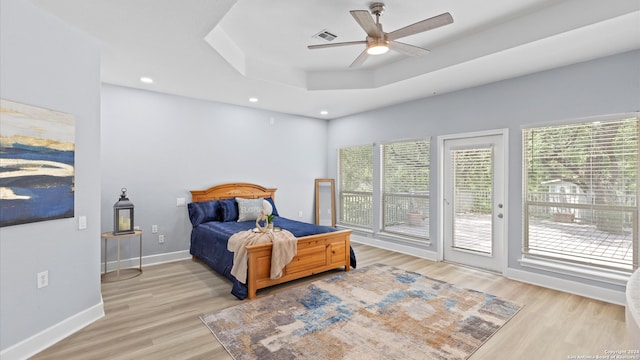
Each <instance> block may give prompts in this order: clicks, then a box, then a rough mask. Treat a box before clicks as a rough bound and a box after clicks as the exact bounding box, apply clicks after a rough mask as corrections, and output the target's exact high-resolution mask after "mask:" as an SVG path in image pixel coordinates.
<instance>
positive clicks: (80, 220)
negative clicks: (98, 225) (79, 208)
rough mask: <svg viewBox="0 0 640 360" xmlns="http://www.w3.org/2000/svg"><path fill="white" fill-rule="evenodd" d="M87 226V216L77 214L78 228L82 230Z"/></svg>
mask: <svg viewBox="0 0 640 360" xmlns="http://www.w3.org/2000/svg"><path fill="white" fill-rule="evenodd" d="M86 228H87V217H86V216H79V217H78V230H84V229H86Z"/></svg>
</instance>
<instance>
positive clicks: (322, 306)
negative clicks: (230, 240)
mask: <svg viewBox="0 0 640 360" xmlns="http://www.w3.org/2000/svg"><path fill="white" fill-rule="evenodd" d="M519 309H520V306H518V305H516V304H514V303H511V302H508V301H505V300H502V299H500V298H498V297H496V296H493V295H490V294H486V293H483V292H480V291H475V290H468V289H461V288H457V287H455V286H453V285H451V284H449V283H446V282H443V281H439V280H435V279H431V278H429V277H426V276H423V275H420V274H418V273H414V272H409V271H405V270H401V269H398V268H395V267H391V266H387V265H380V264H375V265H370V266H367V267H364V268H361V269H358V270H353V271H350V272H345V273H341V274H339V275H336V276H332V277H329V278H327V279H323V280H317V281H314V282H312V283H310V284H309V285H305V286H299V287H295V288H290V289H286V290H283V291H281V292H278V293H275V294H273V295H269V296H265V297H263V298H258V299H256V300H248V301H246V302H243V303H242V304H239V305H236V306H233V307H230V308H227V309H224V310H220V311H217V312H214V313H211V314H208V315H203V316H201V317H200V318H201V320H202V321H203V322H204V324H205V325H206V326H207V327H208V328H209V329H210V330H211V332H212V333H213V334H214V335H215V337H216V338H217V339H218V341H220V343H221V344H222V345H223V346H224V348H225V349H226V350H227V351H228V352H229V354H230V355H231V357H233V358H234V359H237V360H241V359H260V360H266V359H274V360H275V359H277V360H284V359H319V360H323V359H327V360H328V359H331V360H334V359H420V360H424V359H447V360H449V359H466V358H468V357H469V356H470V355H471V354H473V352H474V351H475V350H476V349H478V348H479V347H480V346H481V345H482V344H483V343H484V342H485V341H486V340H487V339H489V338H490V337H491V336H492V335H493V334H494V333H495V332H496V331H498V330H499V329H500V327H501V326H502V325H504V324H505V323H506V322H507V321H508V320H509V319H510V318H511V317H513V316H514V315H515V314H516V313H517V312H518V310H519Z"/></svg>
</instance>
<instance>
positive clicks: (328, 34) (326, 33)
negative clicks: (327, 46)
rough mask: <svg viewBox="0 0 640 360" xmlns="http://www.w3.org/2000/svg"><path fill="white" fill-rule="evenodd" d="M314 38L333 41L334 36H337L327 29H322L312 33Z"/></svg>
mask: <svg viewBox="0 0 640 360" xmlns="http://www.w3.org/2000/svg"><path fill="white" fill-rule="evenodd" d="M313 37H314V38H318V39H323V40H326V41H333V40H334V39H335V38H337V37H338V35H335V34H333V33H331V32H329V31H328V30H326V29H325V30H322V31H320V32H319V33H317V34H315V35H313Z"/></svg>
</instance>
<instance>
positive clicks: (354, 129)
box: [327, 51, 640, 290]
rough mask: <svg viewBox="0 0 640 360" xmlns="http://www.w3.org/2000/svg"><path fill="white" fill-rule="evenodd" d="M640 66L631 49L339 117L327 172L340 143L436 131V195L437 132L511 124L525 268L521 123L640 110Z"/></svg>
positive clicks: (515, 238)
mask: <svg viewBox="0 0 640 360" xmlns="http://www.w3.org/2000/svg"><path fill="white" fill-rule="evenodd" d="M639 64H640V51H633V52H629V53H625V54H620V55H617V56H612V57H607V58H603V59H599V60H594V61H589V62H585V63H580V64H576V65H572V66H567V67H563V68H558V69H554V70H550V71H545V72H540V73H536V74H533V75H529V76H524V77H519V78H515V79H510V80H505V81H501V82H497V83H493V84H489V85H485V86H480V87H476V88H471V89H467V90H463V91H458V92H454V93H449V94H443V95H440V96H433V97H429V98H425V99H422V100H417V101H413V102H409V103H405V104H402V105H398V106H391V107H387V108H384V109H381V110H377V111H371V112H367V113H362V114H358V115H354V116H349V117H345V118H342V119H338V120H333V121H331V122H330V124H329V146H328V149H327V151H328V153H327V156H328V159H329V163H328V165H329V168H328V174H329V177H335V178H337V164H336V149H337V148H340V147H344V146H349V145H362V144H371V143H374V142H380V141H388V140H397V139H415V138H419V137H427V136H431V139H432V147H431V149H432V154H431V164H432V167H431V179H432V183H431V193H432V194H436V193H437V181H438V177H439V174H438V173H437V171H438V169H437V156H438V154H437V153H436V145H437V138H438V136H439V135H449V134H457V133H468V132H475V131H483V130H492V129H501V128H508V129H509V144H508V150H507V151H508V152H509V204H508V206H509V207H508V211H509V219H511V220H510V223H509V233H508V241H509V258H508V262H509V263H508V265H509V267H510V268H520V269H521V268H522V267H521V266H520V264H519V263H518V261H517V260H518V259H519V258H520V250H521V248H522V223H521V220H520V219H522V166H521V163H522V145H521V141H522V138H521V128H522V126H523V125H531V124H541V123H546V122H553V121H561V120H568V119H576V118H581V117H591V116H597V115H606V114H615V113H625V112H633V111H638V110H640V65H639ZM431 210H432V211H431V224H432V226H431V234H430V235H431V239H432V244H431V246H430V248H429V250H432V251H437V250H438V242H437V235H438V234H437V233H436V230H437V229H436V226H435V224H437V223H438V221H440V219H439V218H438V215H437V212H436V208H435V201H432V208H431ZM551 276H557V275H554V274H552V275H551ZM561 277H562V276H561ZM573 280H577V281H580V280H578V279H573ZM600 285H601V286H603V287H610V288H613V289H616V290H622V289H621V287H616V286H609V285H607V284H600Z"/></svg>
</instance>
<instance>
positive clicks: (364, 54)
mask: <svg viewBox="0 0 640 360" xmlns="http://www.w3.org/2000/svg"><path fill="white" fill-rule="evenodd" d="M367 58H369V53H368V52H367V49H364V51H363V52H361V53H360V55H358V57H357V58H356V59H355V60H353V62H352V63H351V65H349V67H350V68H355V67H359V66H361V65H362V64H363V63H364V62H365V60H367Z"/></svg>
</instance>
